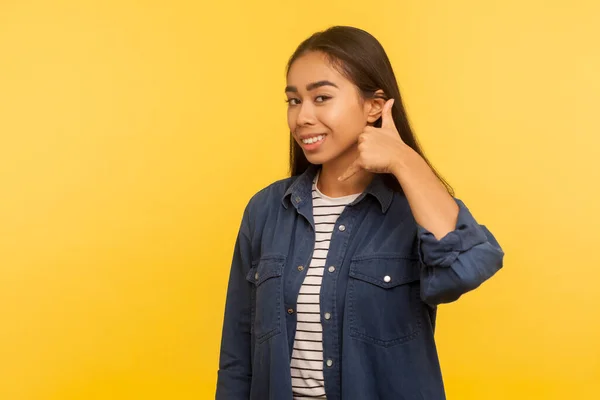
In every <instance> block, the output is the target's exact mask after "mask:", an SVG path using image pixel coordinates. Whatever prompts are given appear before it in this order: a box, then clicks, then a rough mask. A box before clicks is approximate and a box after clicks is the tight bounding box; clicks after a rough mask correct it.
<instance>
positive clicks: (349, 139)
mask: <svg viewBox="0 0 600 400" xmlns="http://www.w3.org/2000/svg"><path fill="white" fill-rule="evenodd" d="M285 92H286V95H287V98H288V114H287V116H288V125H289V127H290V132H291V133H292V135H293V137H294V139H295V140H296V142H297V143H298V144H299V145H300V147H301V148H302V150H303V151H304V154H305V155H306V158H307V159H308V161H309V162H310V163H311V164H327V163H331V162H332V161H333V162H335V163H338V162H341V163H343V164H346V163H348V164H349V163H351V162H352V161H354V158H355V157H356V154H355V152H356V149H357V146H356V144H357V140H358V136H359V135H360V134H361V133H362V131H363V129H364V128H365V126H366V125H367V123H369V122H374V121H375V120H376V119H373V118H374V117H373V116H371V115H370V114H371V113H372V112H373V110H372V108H373V107H372V106H373V102H371V101H363V100H362V99H361V97H360V96H359V93H358V88H357V87H356V86H355V85H354V84H353V83H352V82H350V81H349V80H348V79H346V78H345V77H344V76H343V75H341V74H340V73H339V72H338V71H337V70H336V69H335V68H333V67H332V66H331V64H330V62H329V60H328V59H327V58H326V56H325V55H324V54H323V53H320V52H310V53H307V54H305V55H303V56H301V57H300V58H298V59H297V60H296V61H294V63H293V64H292V66H291V68H290V70H289V73H288V76H287V87H286V90H285Z"/></svg>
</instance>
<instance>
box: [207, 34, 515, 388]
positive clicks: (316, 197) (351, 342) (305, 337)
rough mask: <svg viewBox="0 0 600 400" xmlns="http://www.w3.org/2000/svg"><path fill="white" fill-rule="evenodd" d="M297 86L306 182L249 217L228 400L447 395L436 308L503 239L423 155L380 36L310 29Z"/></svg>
mask: <svg viewBox="0 0 600 400" xmlns="http://www.w3.org/2000/svg"><path fill="white" fill-rule="evenodd" d="M285 92H286V95H287V101H288V124H289V127H290V133H291V136H290V139H291V140H290V167H291V175H292V177H291V178H288V179H285V180H282V181H279V182H275V183H273V184H272V185H270V186H268V187H267V188H265V189H263V190H261V191H260V192H258V193H257V194H256V195H255V196H254V197H253V198H252V199H251V200H250V202H249V204H248V206H247V208H246V210H245V212H244V215H243V219H242V223H241V228H240V231H239V235H238V238H237V243H236V247H235V251H234V255H233V263H232V266H231V272H230V278H229V286H228V291H227V300H226V307H225V318H224V326H223V337H222V342H221V355H220V364H219V372H218V382H217V391H216V398H217V399H223V400H234V399H240V400H241V399H245V400H247V399H256V400H266V399H272V400H288V399H305V398H306V399H308V398H310V399H315V398H322V399H325V398H327V399H329V400H339V399H343V400H355V399H356V400H375V399H389V400H402V399H403V400H412V399H415V400H416V399H419V400H439V399H444V398H445V395H444V387H443V383H442V375H441V372H440V365H439V362H438V357H437V353H436V346H435V342H434V327H435V316H436V307H437V305H438V304H441V303H448V302H452V301H454V300H456V299H458V298H459V297H460V296H461V295H462V294H464V293H466V292H468V291H470V290H472V289H475V288H476V287H478V286H479V285H480V284H481V283H482V282H484V281H485V280H487V279H488V278H490V277H491V276H492V275H494V273H495V272H496V271H498V270H499V269H500V268H501V267H502V260H503V255H504V253H503V251H502V249H501V248H500V245H499V244H498V242H497V241H496V240H495V239H494V237H493V236H492V234H491V233H490V232H489V231H488V230H487V229H486V228H485V227H484V226H483V225H479V224H478V223H477V222H476V220H475V219H474V218H473V216H472V215H471V213H470V212H469V210H468V209H467V207H466V206H465V205H464V204H463V202H462V201H460V200H458V199H456V198H454V197H453V194H452V190H451V188H450V187H449V186H448V185H447V184H446V182H445V181H444V180H443V179H442V178H441V177H439V176H438V175H437V173H436V172H435V171H434V170H433V169H432V167H431V165H430V164H429V162H428V161H427V160H426V158H425V157H424V155H423V152H422V151H421V149H420V147H419V145H418V143H417V140H416V138H415V136H414V134H413V133H412V131H411V128H410V126H409V123H408V119H407V117H406V112H405V110H404V108H403V105H402V100H401V97H400V93H399V89H398V84H397V82H396V78H395V76H394V72H393V70H392V66H391V64H390V61H389V60H388V57H387V55H386V53H385V51H384V50H383V48H382V47H381V45H380V44H379V42H378V41H377V40H376V39H375V38H374V37H373V36H371V35H370V34H368V33H367V32H365V31H362V30H360V29H356V28H351V27H339V26H338V27H332V28H330V29H328V30H326V31H323V32H319V33H316V34H314V35H312V36H311V37H310V38H308V39H307V40H306V41H304V42H303V43H302V44H300V46H299V47H298V49H297V50H296V52H295V53H294V54H293V55H292V57H291V59H290V61H289V64H288V69H287V87H286V89H285Z"/></svg>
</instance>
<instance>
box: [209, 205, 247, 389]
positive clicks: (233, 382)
mask: <svg viewBox="0 0 600 400" xmlns="http://www.w3.org/2000/svg"><path fill="white" fill-rule="evenodd" d="M251 259H252V256H251V242H250V239H249V228H248V217H247V212H245V213H244V217H243V220H242V225H241V227H240V231H239V234H238V237H237V241H236V244H235V250H234V254H233V261H232V264H231V271H230V275H229V285H228V288H227V298H226V303H225V317H224V322H223V333H222V338H221V353H220V359H219V371H218V377H217V391H216V399H217V400H221V399H222V400H225V399H226V400H236V399H238V400H242V399H244V400H247V399H248V398H249V397H250V382H251V378H252V365H251V353H250V352H251V341H250V324H251V320H250V318H251V307H252V304H251V284H250V283H249V282H248V281H247V280H246V274H247V273H248V270H249V269H250V265H251Z"/></svg>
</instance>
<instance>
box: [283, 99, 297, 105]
mask: <svg viewBox="0 0 600 400" xmlns="http://www.w3.org/2000/svg"><path fill="white" fill-rule="evenodd" d="M285 102H286V103H288V105H290V106H297V105H298V104H299V100H298V99H287V100H286V101H285Z"/></svg>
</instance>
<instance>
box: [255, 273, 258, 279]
mask: <svg viewBox="0 0 600 400" xmlns="http://www.w3.org/2000/svg"><path fill="white" fill-rule="evenodd" d="M254 279H256V280H258V272H257V273H255V274H254Z"/></svg>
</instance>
